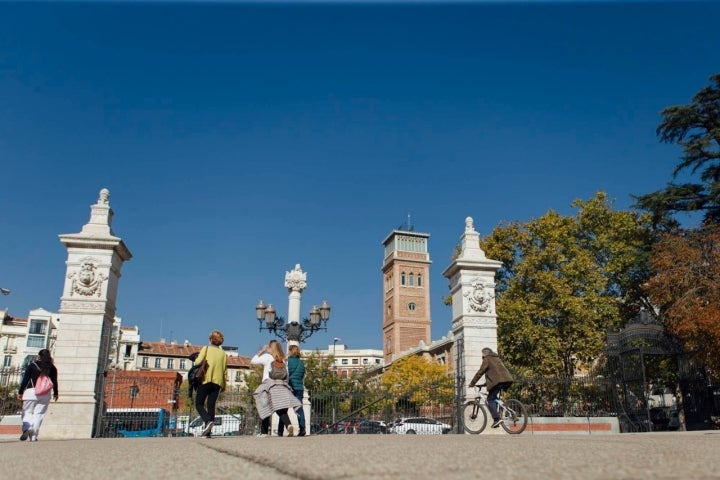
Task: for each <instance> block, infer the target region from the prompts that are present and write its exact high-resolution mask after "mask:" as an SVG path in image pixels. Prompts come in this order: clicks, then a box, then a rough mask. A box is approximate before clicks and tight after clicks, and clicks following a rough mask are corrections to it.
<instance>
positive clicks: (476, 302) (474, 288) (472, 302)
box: [463, 279, 495, 313]
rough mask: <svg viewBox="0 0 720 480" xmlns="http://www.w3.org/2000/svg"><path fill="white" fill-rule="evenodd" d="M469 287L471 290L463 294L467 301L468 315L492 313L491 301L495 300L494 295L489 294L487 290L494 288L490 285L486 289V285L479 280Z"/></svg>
mask: <svg viewBox="0 0 720 480" xmlns="http://www.w3.org/2000/svg"><path fill="white" fill-rule="evenodd" d="M470 286H471V289H470V290H468V291H466V292H465V293H464V294H463V296H464V297H465V298H467V299H468V303H467V307H468V313H472V312H484V313H492V299H493V298H495V295H493V294H492V293H490V291H489V290H490V289H492V288H493V287H494V286H493V285H492V284H490V285H488V286H487V287H489V288H486V285H485V284H483V283H482V281H481V280H480V279H475V280H473V282H472V283H471V284H470Z"/></svg>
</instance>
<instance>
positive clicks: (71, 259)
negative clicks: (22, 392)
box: [42, 189, 132, 438]
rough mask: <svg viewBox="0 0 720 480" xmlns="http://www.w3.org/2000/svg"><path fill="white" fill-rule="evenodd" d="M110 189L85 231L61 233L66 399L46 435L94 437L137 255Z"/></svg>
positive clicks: (61, 368) (60, 350)
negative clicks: (126, 283) (126, 279)
mask: <svg viewBox="0 0 720 480" xmlns="http://www.w3.org/2000/svg"><path fill="white" fill-rule="evenodd" d="M109 198H110V193H109V192H108V190H107V189H102V190H101V191H100V196H99V198H98V201H97V203H96V204H95V205H92V206H91V207H90V209H91V214H90V221H89V222H88V223H87V224H86V225H85V226H84V227H83V228H82V231H81V232H80V233H74V234H64V235H60V241H61V242H62V243H63V244H64V245H65V247H66V248H67V251H68V258H67V262H66V265H67V274H66V275H65V285H64V287H63V293H62V297H61V299H60V311H59V326H58V330H57V339H56V341H55V347H54V352H53V357H54V359H55V364H56V365H57V368H58V383H59V393H60V400H59V401H58V402H56V403H53V404H52V405H51V406H50V408H49V409H48V414H47V415H46V418H45V421H44V422H43V428H42V436H43V438H90V437H91V436H92V434H93V425H94V421H95V419H96V418H97V414H98V411H99V410H98V409H102V405H101V399H102V397H103V395H102V393H103V392H102V388H103V384H104V382H103V375H104V373H105V371H106V370H107V367H108V361H109V358H108V356H109V352H110V341H111V336H112V326H113V321H114V318H115V305H116V298H117V289H118V281H119V279H120V269H121V268H122V265H123V262H125V261H126V260H130V258H131V257H132V255H131V254H130V251H129V250H128V249H127V247H126V246H125V244H124V243H123V241H122V239H120V238H119V237H116V236H115V234H114V233H113V231H112V229H111V228H110V226H111V223H112V217H113V211H112V209H111V208H110V203H109Z"/></svg>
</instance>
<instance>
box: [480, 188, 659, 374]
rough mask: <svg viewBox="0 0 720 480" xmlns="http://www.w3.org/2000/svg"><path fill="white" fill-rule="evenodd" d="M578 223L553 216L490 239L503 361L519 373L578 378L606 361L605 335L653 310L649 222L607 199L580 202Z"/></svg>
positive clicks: (510, 226)
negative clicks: (496, 264) (496, 263)
mask: <svg viewBox="0 0 720 480" xmlns="http://www.w3.org/2000/svg"><path fill="white" fill-rule="evenodd" d="M572 206H573V207H574V208H576V209H577V210H578V213H577V215H576V216H572V217H570V216H562V215H560V214H558V213H556V212H554V211H548V212H547V213H546V214H545V215H544V216H542V217H540V218H537V219H533V220H530V221H528V222H524V223H523V222H510V223H506V224H502V225H500V226H498V227H496V228H495V229H494V230H493V232H492V233H491V234H490V235H489V236H487V237H486V238H483V239H482V241H481V247H482V248H483V249H484V250H485V253H486V255H487V256H488V257H489V258H493V259H495V260H500V261H502V262H503V265H502V267H501V268H500V270H499V272H498V274H497V289H496V290H497V298H496V310H497V314H498V343H499V345H500V350H501V354H502V355H503V356H504V358H505V359H506V360H507V361H508V362H509V363H510V365H512V366H513V367H515V368H516V369H520V370H523V371H524V372H529V373H534V374H553V375H572V374H573V373H574V370H575V368H577V367H578V366H580V367H582V366H589V365H590V364H592V362H593V360H594V359H596V358H598V357H599V355H600V354H601V353H602V351H603V349H604V345H605V334H606V332H607V330H608V328H610V327H618V326H620V325H621V324H623V323H624V321H626V320H627V319H629V318H631V317H632V316H633V315H635V314H636V313H637V312H638V311H639V310H640V308H642V307H643V306H647V305H648V303H647V299H646V298H644V297H643V292H642V291H641V290H640V289H638V288H637V287H636V286H637V285H639V284H642V283H643V282H644V280H645V279H646V278H647V277H648V275H649V271H648V268H647V256H648V254H649V251H650V248H651V247H650V245H651V243H652V235H653V234H652V231H651V229H650V218H649V215H647V214H638V213H634V212H628V211H615V210H613V208H612V204H611V202H610V201H609V200H608V198H607V196H606V195H605V193H603V192H598V193H597V195H596V196H595V197H594V198H592V199H590V200H588V201H581V200H576V201H575V202H574V203H573V204H572Z"/></svg>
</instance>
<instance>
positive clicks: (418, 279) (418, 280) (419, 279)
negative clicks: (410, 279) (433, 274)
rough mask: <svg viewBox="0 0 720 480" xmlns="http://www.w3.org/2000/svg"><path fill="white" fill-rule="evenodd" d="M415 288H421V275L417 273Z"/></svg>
mask: <svg viewBox="0 0 720 480" xmlns="http://www.w3.org/2000/svg"><path fill="white" fill-rule="evenodd" d="M417 286H418V287H422V275H420V274H419V273H418V278H417Z"/></svg>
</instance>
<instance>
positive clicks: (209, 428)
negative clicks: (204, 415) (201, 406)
mask: <svg viewBox="0 0 720 480" xmlns="http://www.w3.org/2000/svg"><path fill="white" fill-rule="evenodd" d="M212 428H213V422H212V421H210V422H207V423H206V424H205V429H204V430H203V431H202V433H201V434H200V436H201V437H209V436H210V434H211V433H212Z"/></svg>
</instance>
